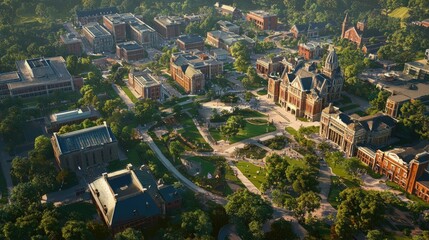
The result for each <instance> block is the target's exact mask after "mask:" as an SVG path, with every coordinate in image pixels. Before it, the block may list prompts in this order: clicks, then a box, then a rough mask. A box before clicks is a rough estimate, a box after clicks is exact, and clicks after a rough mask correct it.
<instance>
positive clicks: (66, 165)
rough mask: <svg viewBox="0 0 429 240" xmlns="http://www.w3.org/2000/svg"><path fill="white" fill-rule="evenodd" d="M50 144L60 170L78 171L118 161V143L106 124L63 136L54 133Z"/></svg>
mask: <svg viewBox="0 0 429 240" xmlns="http://www.w3.org/2000/svg"><path fill="white" fill-rule="evenodd" d="M51 143H52V147H53V149H54V155H55V159H56V160H57V163H58V166H59V167H60V168H61V169H68V170H70V171H79V170H82V169H86V168H88V167H91V166H95V165H98V164H105V163H108V162H111V161H114V160H118V159H119V155H118V152H119V148H118V141H117V139H116V137H115V136H114V135H113V132H112V130H111V129H110V127H108V126H107V123H106V122H104V124H103V125H100V126H95V127H90V128H85V129H81V130H77V131H74V132H69V133H65V134H58V133H54V135H53V136H52V139H51Z"/></svg>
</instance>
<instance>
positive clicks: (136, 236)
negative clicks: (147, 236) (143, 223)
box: [115, 228, 143, 240]
mask: <svg viewBox="0 0 429 240" xmlns="http://www.w3.org/2000/svg"><path fill="white" fill-rule="evenodd" d="M115 240H143V234H142V233H141V232H140V231H139V230H136V229H134V228H127V229H125V230H124V231H122V232H120V233H117V234H116V235H115Z"/></svg>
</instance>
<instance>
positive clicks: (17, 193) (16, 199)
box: [10, 182, 41, 209]
mask: <svg viewBox="0 0 429 240" xmlns="http://www.w3.org/2000/svg"><path fill="white" fill-rule="evenodd" d="M37 190H38V189H37V187H36V186H35V185H34V184H33V183H31V182H24V183H19V184H18V185H16V186H15V187H14V188H13V189H12V194H11V196H10V201H12V202H13V203H14V204H15V205H16V206H18V207H19V208H21V209H25V208H26V207H28V206H30V205H31V203H35V202H38V201H40V197H41V195H39V193H38V191H37Z"/></svg>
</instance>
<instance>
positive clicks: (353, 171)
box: [344, 157, 364, 177]
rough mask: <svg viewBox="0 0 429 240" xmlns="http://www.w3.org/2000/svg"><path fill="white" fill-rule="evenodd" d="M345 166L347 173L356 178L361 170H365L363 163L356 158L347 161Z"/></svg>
mask: <svg viewBox="0 0 429 240" xmlns="http://www.w3.org/2000/svg"><path fill="white" fill-rule="evenodd" d="M344 166H345V169H346V171H347V172H348V173H349V174H350V175H352V176H354V177H356V176H357V174H358V171H359V170H360V169H362V168H364V167H363V166H362V162H361V161H360V160H359V159H358V158H356V157H352V158H348V159H345V160H344Z"/></svg>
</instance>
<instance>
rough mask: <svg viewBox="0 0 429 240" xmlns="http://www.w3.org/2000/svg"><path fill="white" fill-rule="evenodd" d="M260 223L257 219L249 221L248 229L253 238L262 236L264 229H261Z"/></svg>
mask: <svg viewBox="0 0 429 240" xmlns="http://www.w3.org/2000/svg"><path fill="white" fill-rule="evenodd" d="M262 225H263V224H262V223H261V222H259V221H252V222H250V223H249V230H250V233H252V237H253V239H255V240H258V239H263V238H264V231H263V230H262Z"/></svg>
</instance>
